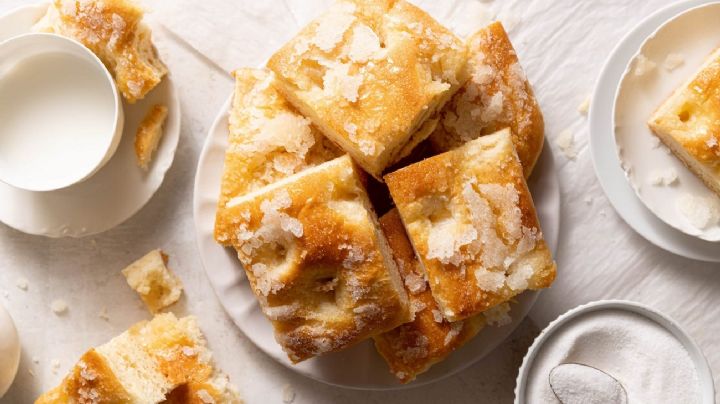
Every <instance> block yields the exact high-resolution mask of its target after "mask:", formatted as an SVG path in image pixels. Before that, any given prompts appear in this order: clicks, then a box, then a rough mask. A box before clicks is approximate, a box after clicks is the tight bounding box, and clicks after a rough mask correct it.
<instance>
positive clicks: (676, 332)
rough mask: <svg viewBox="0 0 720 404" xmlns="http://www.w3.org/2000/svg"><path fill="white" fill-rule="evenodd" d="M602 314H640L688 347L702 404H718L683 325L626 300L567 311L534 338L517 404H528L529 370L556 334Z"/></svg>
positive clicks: (706, 366)
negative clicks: (595, 313) (589, 316)
mask: <svg viewBox="0 0 720 404" xmlns="http://www.w3.org/2000/svg"><path fill="white" fill-rule="evenodd" d="M600 310H624V311H628V312H631V313H635V314H639V315H641V316H644V317H647V318H648V319H650V320H652V321H654V322H656V323H658V324H659V325H660V326H662V327H663V328H665V329H666V330H668V331H669V332H670V333H671V334H672V335H673V336H674V337H675V338H677V340H678V341H680V343H681V344H682V345H683V346H684V347H685V349H686V350H687V353H688V355H690V359H691V360H692V361H693V363H694V364H695V370H697V374H698V379H699V381H700V389H701V391H700V396H701V397H702V401H701V403H702V404H715V384H714V380H713V376H712V371H711V370H710V365H709V364H708V362H707V359H706V358H705V355H704V354H703V352H702V350H700V347H698V345H697V344H696V343H695V341H693V339H692V338H690V336H689V335H688V334H687V333H686V332H685V331H683V329H682V328H680V325H679V324H678V323H676V322H675V321H674V320H673V319H671V318H670V317H668V316H666V315H664V314H662V313H660V312H659V311H657V310H655V309H653V308H651V307H649V306H645V305H643V304H640V303H636V302H631V301H627V300H599V301H595V302H591V303H587V304H584V305H581V306H578V307H575V308H574V309H571V310H568V311H567V312H566V313H565V314H562V315H560V316H559V317H558V318H556V319H555V320H553V321H552V322H551V323H550V324H548V326H547V327H545V329H544V330H542V332H541V333H540V335H538V336H537V337H536V338H535V341H534V342H533V344H532V345H531V346H530V348H529V349H528V352H527V354H525V358H524V359H523V363H522V365H521V366H520V371H519V372H518V376H517V381H516V382H515V404H524V403H527V402H529V401H528V400H526V398H525V388H526V386H527V379H528V375H529V372H530V369H531V368H532V364H533V360H534V359H535V357H536V356H537V354H538V352H539V351H540V348H541V347H542V346H543V344H544V343H545V342H546V341H547V340H548V339H551V338H552V337H553V334H554V333H555V331H557V330H558V329H561V328H562V327H563V326H564V325H566V324H568V323H569V322H571V321H572V320H573V319H577V318H578V317H580V316H582V315H583V314H586V313H590V312H593V311H600Z"/></svg>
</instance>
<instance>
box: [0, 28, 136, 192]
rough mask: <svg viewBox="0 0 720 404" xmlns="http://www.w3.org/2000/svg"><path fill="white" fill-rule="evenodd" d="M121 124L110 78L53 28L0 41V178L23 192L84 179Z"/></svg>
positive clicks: (108, 152)
mask: <svg viewBox="0 0 720 404" xmlns="http://www.w3.org/2000/svg"><path fill="white" fill-rule="evenodd" d="M122 129H123V110H122V102H121V100H120V96H119V94H118V91H117V88H116V86H115V82H114V81H113V79H112V76H111V75H110V73H109V72H108V70H107V69H106V67H105V66H104V65H103V64H102V62H101V61H100V60H99V59H98V58H97V57H96V56H95V55H94V54H93V53H92V52H91V51H90V50H89V49H87V48H86V47H84V46H83V45H82V44H80V43H78V42H75V41H74V40H71V39H68V38H65V37H62V36H59V35H54V34H26V35H20V36H17V37H14V38H11V39H9V40H7V41H5V42H2V43H0V181H3V182H5V183H7V184H9V185H11V186H13V187H16V188H19V189H24V190H29V191H53V190H57V189H61V188H66V187H69V186H71V185H73V184H76V183H78V182H81V181H84V180H86V179H88V178H90V177H91V176H92V175H93V174H94V173H95V172H97V171H98V170H99V169H100V168H102V166H103V165H104V164H105V163H107V162H108V160H110V158H111V157H112V155H113V153H114V152H115V150H116V149H117V146H118V144H119V142H120V138H121V136H122Z"/></svg>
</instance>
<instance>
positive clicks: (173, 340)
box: [35, 313, 242, 404]
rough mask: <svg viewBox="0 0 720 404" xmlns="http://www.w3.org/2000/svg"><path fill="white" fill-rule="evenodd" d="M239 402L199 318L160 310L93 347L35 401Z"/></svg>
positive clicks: (130, 403)
mask: <svg viewBox="0 0 720 404" xmlns="http://www.w3.org/2000/svg"><path fill="white" fill-rule="evenodd" d="M67 403H79V404H90V403H128V404H151V403H217V404H240V403H242V400H241V399H240V397H239V395H238V393H237V392H236V391H235V388H234V387H233V386H232V385H230V384H229V382H228V378H227V376H226V375H224V374H223V373H222V372H220V371H218V370H217V369H215V368H214V366H213V363H212V353H211V352H210V351H209V350H208V348H207V342H206V341H205V337H203V335H202V332H201V331H200V329H199V328H198V325H197V322H196V320H195V318H194V317H192V316H190V317H184V318H181V319H178V318H176V317H175V316H174V315H173V314H169V313H168V314H160V315H157V316H155V318H153V320H152V321H142V322H140V323H138V324H136V325H134V326H133V327H131V328H130V329H129V330H127V331H126V332H124V333H122V334H121V335H119V336H117V337H115V338H113V339H112V340H110V341H109V342H108V343H106V344H104V345H101V346H99V347H97V348H93V349H90V350H89V351H87V352H86V353H85V354H83V356H82V357H81V358H80V360H79V361H78V363H77V364H76V365H75V366H74V367H73V368H72V369H71V370H70V372H69V374H68V375H67V376H66V377H65V379H63V381H62V383H61V384H60V385H59V386H57V387H55V388H54V389H52V390H50V391H48V392H47V393H45V394H43V395H42V396H40V397H39V398H38V399H37V401H35V404H67Z"/></svg>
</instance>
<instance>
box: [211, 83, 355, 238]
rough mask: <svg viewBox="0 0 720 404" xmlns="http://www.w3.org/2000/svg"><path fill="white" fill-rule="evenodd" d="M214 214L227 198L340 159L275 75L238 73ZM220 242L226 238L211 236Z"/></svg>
mask: <svg viewBox="0 0 720 404" xmlns="http://www.w3.org/2000/svg"><path fill="white" fill-rule="evenodd" d="M233 76H234V77H235V93H234V95H233V101H232V107H231V109H230V117H229V132H230V134H229V137H228V147H227V150H226V151H225V169H224V172H223V178H222V185H221V191H220V199H219V201H218V210H219V211H220V210H222V209H223V207H224V206H225V204H226V203H227V201H228V200H230V199H232V198H235V197H237V196H241V195H244V194H245V193H248V192H251V191H254V190H257V189H259V188H261V187H263V186H265V185H268V184H270V183H273V182H275V181H277V180H279V179H282V178H285V177H288V176H290V175H292V174H294V173H296V172H299V171H301V170H304V169H306V168H308V167H312V166H316V165H318V164H321V163H324V162H326V161H329V160H332V159H333V158H335V157H338V156H340V155H341V153H340V151H339V150H337V148H336V147H335V146H334V145H333V144H332V143H330V142H329V141H328V140H327V139H326V138H325V137H324V136H322V135H321V134H320V132H319V131H318V130H317V129H316V128H315V126H314V125H312V124H311V122H310V120H309V119H307V118H305V117H304V116H302V115H301V114H300V113H298V112H297V110H296V109H295V108H293V107H292V106H291V105H290V104H289V103H288V102H287V101H286V100H285V98H283V96H282V95H281V94H280V93H279V92H278V91H277V80H276V79H275V75H274V74H273V73H271V72H269V71H267V70H263V69H238V70H236V71H235V72H233ZM216 240H217V241H218V242H220V243H221V244H224V245H228V244H227V240H223V239H222V238H219V237H216Z"/></svg>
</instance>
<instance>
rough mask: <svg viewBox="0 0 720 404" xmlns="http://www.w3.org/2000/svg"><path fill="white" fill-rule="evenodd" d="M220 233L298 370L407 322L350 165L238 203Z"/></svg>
mask: <svg viewBox="0 0 720 404" xmlns="http://www.w3.org/2000/svg"><path fill="white" fill-rule="evenodd" d="M216 224H217V226H216V229H217V230H218V232H219V233H220V234H221V236H222V237H223V238H224V239H227V240H228V241H229V242H230V243H231V244H232V245H233V246H234V247H235V249H236V250H237V251H238V257H239V259H240V261H241V263H242V264H243V267H244V268H245V272H246V274H247V276H248V279H249V280H250V284H251V286H252V289H253V291H254V292H255V294H256V296H257V297H258V300H259V301H260V303H261V306H262V308H263V311H264V312H265V314H266V316H268V318H270V320H271V321H272V323H273V327H274V329H275V335H276V339H277V340H278V342H279V343H280V345H281V346H282V347H283V349H284V350H285V351H286V352H287V354H288V356H289V358H290V359H291V360H292V361H293V362H299V361H302V360H305V359H307V358H309V357H312V356H315V355H319V354H322V353H325V352H331V351H336V350H340V349H343V348H346V347H348V346H350V345H352V344H354V343H357V342H359V341H361V340H363V339H366V338H369V337H371V336H373V335H375V334H377V333H380V332H383V331H386V330H388V329H391V328H394V327H396V326H397V325H399V324H401V323H403V322H405V321H408V320H409V312H408V307H407V296H406V294H405V291H404V289H403V287H402V283H401V280H400V278H399V275H398V274H397V268H396V267H395V263H394V262H393V260H392V256H391V253H390V252H389V250H388V248H387V245H386V241H385V238H384V236H383V235H382V232H381V231H379V229H377V226H376V224H375V218H374V213H372V211H371V210H370V206H369V201H368V200H367V195H366V194H365V190H364V189H363V187H362V185H361V180H360V178H359V173H358V171H357V169H356V168H355V167H354V164H353V162H352V160H351V159H350V157H348V156H344V157H340V158H337V159H335V160H333V161H330V162H328V163H325V164H322V165H320V166H317V167H314V168H311V169H309V170H306V171H304V172H302V173H300V174H297V175H295V176H293V177H289V178H288V179H286V180H283V181H281V182H276V183H274V184H272V185H270V186H268V187H265V188H263V189H262V190H260V191H258V192H256V193H254V194H253V195H248V196H245V197H240V198H235V199H232V200H230V201H229V202H228V204H227V205H226V207H225V209H224V210H222V211H220V213H219V214H218V219H217V222H216Z"/></svg>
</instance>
